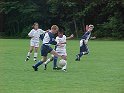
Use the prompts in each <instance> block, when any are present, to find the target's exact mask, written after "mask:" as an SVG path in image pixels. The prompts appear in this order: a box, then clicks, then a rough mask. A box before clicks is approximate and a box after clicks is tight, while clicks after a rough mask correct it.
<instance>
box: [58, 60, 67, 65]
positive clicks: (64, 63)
mask: <svg viewBox="0 0 124 93" xmlns="http://www.w3.org/2000/svg"><path fill="white" fill-rule="evenodd" d="M65 65H66V61H65V60H64V59H61V60H60V61H59V67H64V66H65Z"/></svg>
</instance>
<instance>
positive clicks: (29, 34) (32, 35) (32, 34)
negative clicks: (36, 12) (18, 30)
mask: <svg viewBox="0 0 124 93" xmlns="http://www.w3.org/2000/svg"><path fill="white" fill-rule="evenodd" d="M28 36H29V37H31V38H33V37H34V33H33V30H31V31H30V32H29V33H28Z"/></svg>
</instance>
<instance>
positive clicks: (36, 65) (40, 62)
mask: <svg viewBox="0 0 124 93" xmlns="http://www.w3.org/2000/svg"><path fill="white" fill-rule="evenodd" d="M42 63H43V62H42V61H39V62H37V63H36V64H35V65H34V66H35V67H36V68H37V67H38V66H40V65H41V64H42Z"/></svg>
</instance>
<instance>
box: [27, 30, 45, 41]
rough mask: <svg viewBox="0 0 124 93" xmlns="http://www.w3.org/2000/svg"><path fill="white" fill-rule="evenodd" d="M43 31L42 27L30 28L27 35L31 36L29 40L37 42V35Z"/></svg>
mask: <svg viewBox="0 0 124 93" xmlns="http://www.w3.org/2000/svg"><path fill="white" fill-rule="evenodd" d="M43 33H45V31H43V30H42V29H37V30H35V29H32V30H31V31H30V32H29V33H28V36H29V37H32V38H31V41H33V42H39V37H40V35H41V34H43Z"/></svg>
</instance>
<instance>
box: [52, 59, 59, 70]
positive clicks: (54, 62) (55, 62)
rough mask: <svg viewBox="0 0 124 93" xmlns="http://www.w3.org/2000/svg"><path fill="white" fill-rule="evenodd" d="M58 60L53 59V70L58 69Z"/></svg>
mask: <svg viewBox="0 0 124 93" xmlns="http://www.w3.org/2000/svg"><path fill="white" fill-rule="evenodd" d="M57 60H58V57H54V58H53V68H56V67H57Z"/></svg>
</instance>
